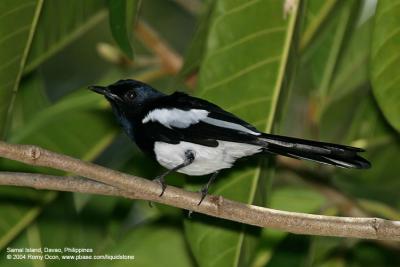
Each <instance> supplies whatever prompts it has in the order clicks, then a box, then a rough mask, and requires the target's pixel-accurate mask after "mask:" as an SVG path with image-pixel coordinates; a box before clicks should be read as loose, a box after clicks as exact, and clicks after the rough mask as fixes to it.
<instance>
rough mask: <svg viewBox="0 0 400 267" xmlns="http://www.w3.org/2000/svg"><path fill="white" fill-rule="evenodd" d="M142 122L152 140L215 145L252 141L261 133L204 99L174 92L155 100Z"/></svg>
mask: <svg viewBox="0 0 400 267" xmlns="http://www.w3.org/2000/svg"><path fill="white" fill-rule="evenodd" d="M142 118H143V119H142V121H141V122H142V125H143V126H144V128H145V131H146V132H147V134H149V135H153V136H154V135H159V136H154V139H156V140H160V141H164V142H169V143H179V142H180V141H188V142H192V143H196V144H202V145H206V146H218V142H217V140H222V141H231V142H240V143H250V144H251V143H255V142H256V140H257V139H258V137H257V136H259V135H261V133H260V132H259V131H258V130H257V129H256V128H255V127H254V126H252V125H250V124H249V123H247V122H245V121H243V120H242V119H240V118H238V117H236V116H235V115H233V114H232V113H229V112H227V111H225V110H223V109H222V108H220V107H218V106H217V105H215V104H212V103H210V102H208V101H206V100H203V99H200V98H196V97H191V96H189V95H187V94H184V93H180V92H177V93H174V94H172V95H169V96H166V97H165V98H162V99H160V100H158V101H155V102H153V103H151V105H149V107H147V109H146V111H145V112H144V114H143V116H142Z"/></svg>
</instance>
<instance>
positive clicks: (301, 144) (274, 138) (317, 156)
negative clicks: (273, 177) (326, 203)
mask: <svg viewBox="0 0 400 267" xmlns="http://www.w3.org/2000/svg"><path fill="white" fill-rule="evenodd" d="M260 141H262V143H263V146H265V152H270V153H273V154H279V155H283V156H287V157H291V158H296V159H306V160H312V161H316V162H319V163H324V164H329V165H334V166H338V167H343V168H356V169H368V168H370V167H371V164H370V163H369V162H368V161H367V160H366V159H364V158H362V157H360V156H359V155H358V154H357V153H358V152H363V151H364V150H363V149H361V148H357V147H351V146H345V145H337V144H332V143H325V142H317V141H311V140H303V139H299V138H293V137H286V136H279V135H272V134H263V135H262V136H261V138H260Z"/></svg>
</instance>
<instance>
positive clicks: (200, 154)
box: [154, 141, 261, 175]
mask: <svg viewBox="0 0 400 267" xmlns="http://www.w3.org/2000/svg"><path fill="white" fill-rule="evenodd" d="M218 144H219V145H218V146H217V147H207V146H202V145H198V144H193V143H189V142H180V143H179V144H168V143H164V142H155V144H154V152H155V155H156V158H157V161H158V163H160V164H161V165H162V166H164V167H165V168H167V169H172V168H174V167H176V166H178V165H179V164H182V163H183V162H184V160H185V151H187V150H191V151H192V152H193V154H194V161H193V162H192V163H191V164H190V165H188V166H186V167H184V168H182V169H180V170H178V171H177V172H180V173H184V174H188V175H206V174H210V173H213V172H216V171H218V170H221V169H226V168H230V167H231V166H232V164H233V163H234V162H235V161H236V160H237V159H238V158H241V157H245V156H250V155H253V154H255V153H258V152H260V151H261V147H260V146H256V145H248V144H241V143H235V142H227V141H218Z"/></svg>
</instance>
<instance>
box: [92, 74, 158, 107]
mask: <svg viewBox="0 0 400 267" xmlns="http://www.w3.org/2000/svg"><path fill="white" fill-rule="evenodd" d="M89 89H90V90H92V91H93V92H96V93H98V94H101V95H104V97H105V98H106V99H107V100H108V101H109V102H110V103H111V105H112V106H113V108H116V109H117V110H119V111H123V112H124V113H131V112H133V111H135V110H137V109H140V108H141V107H142V106H143V105H144V104H145V103H146V102H147V101H149V100H152V99H155V98H157V97H160V96H163V95H164V94H162V93H160V92H158V91H157V90H155V89H154V88H153V87H151V86H150V85H147V84H145V83H142V82H140V81H136V80H130V79H127V80H119V81H118V82H116V83H113V84H111V85H108V86H97V85H94V86H89Z"/></svg>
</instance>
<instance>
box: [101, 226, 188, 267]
mask: <svg viewBox="0 0 400 267" xmlns="http://www.w3.org/2000/svg"><path fill="white" fill-rule="evenodd" d="M104 252H105V253H107V254H110V255H113V254H125V255H133V256H134V257H135V259H134V260H114V261H112V262H110V261H99V262H98V263H97V265H96V266H104V265H107V266H111V267H123V266H140V267H147V266H159V265H162V266H171V267H175V266H176V267H190V266H193V265H194V264H193V261H192V259H191V257H190V254H189V251H188V250H187V247H186V242H185V238H184V235H183V232H182V231H181V230H180V229H179V228H177V227H173V226H171V225H169V224H168V223H165V222H163V223H162V224H157V223H152V224H147V225H143V226H138V227H135V228H133V229H131V230H130V231H129V232H128V233H125V234H124V235H123V236H121V238H119V239H117V240H115V243H113V244H110V246H108V247H106V248H105V249H104Z"/></svg>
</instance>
